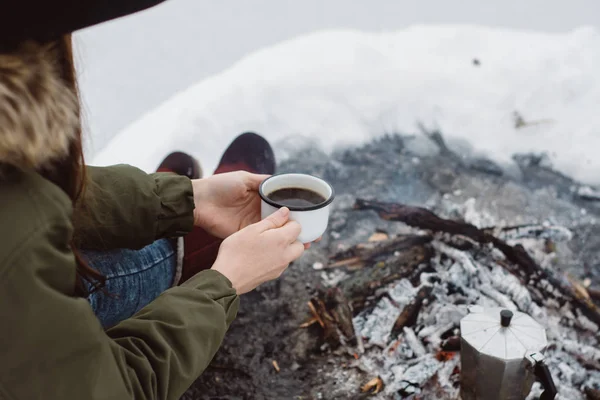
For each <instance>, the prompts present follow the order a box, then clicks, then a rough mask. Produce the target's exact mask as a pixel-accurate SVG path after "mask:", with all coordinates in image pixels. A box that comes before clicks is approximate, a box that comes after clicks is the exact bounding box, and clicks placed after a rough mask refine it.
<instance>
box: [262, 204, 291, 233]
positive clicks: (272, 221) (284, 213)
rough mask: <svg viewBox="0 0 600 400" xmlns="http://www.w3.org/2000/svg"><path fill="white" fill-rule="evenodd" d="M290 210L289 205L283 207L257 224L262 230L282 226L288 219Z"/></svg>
mask: <svg viewBox="0 0 600 400" xmlns="http://www.w3.org/2000/svg"><path fill="white" fill-rule="evenodd" d="M289 216H290V210H289V209H288V208H287V207H281V208H280V209H279V210H277V211H275V212H274V213H273V214H271V215H269V216H268V217H267V218H265V219H263V220H262V221H260V222H258V223H257V224H256V227H257V228H258V230H259V231H260V232H266V231H268V230H270V229H277V228H281V227H282V226H284V225H285V223H286V222H287V221H288V218H289Z"/></svg>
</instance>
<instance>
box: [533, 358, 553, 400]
mask: <svg viewBox="0 0 600 400" xmlns="http://www.w3.org/2000/svg"><path fill="white" fill-rule="evenodd" d="M533 373H534V374H535V377H536V378H537V379H538V381H539V382H540V383H541V384H542V387H543V388H544V392H543V393H542V395H541V396H540V400H554V398H555V397H556V395H557V394H558V391H557V390H556V385H554V380H553V379H552V375H551V374H550V369H548V366H547V365H546V363H545V362H544V360H540V361H536V363H535V365H534V367H533Z"/></svg>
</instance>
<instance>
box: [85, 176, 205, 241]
mask: <svg viewBox="0 0 600 400" xmlns="http://www.w3.org/2000/svg"><path fill="white" fill-rule="evenodd" d="M87 176H88V180H87V183H86V189H85V191H84V195H83V197H82V198H81V199H80V201H79V202H78V206H77V209H76V211H75V214H74V218H73V223H74V226H75V243H76V245H77V247H78V248H81V249H93V250H112V249H116V248H129V249H140V248H142V247H144V246H147V245H149V244H150V243H152V242H154V241H155V240H157V239H161V238H165V237H176V236H183V235H185V234H186V233H188V232H190V231H191V230H192V228H193V210H194V198H193V192H192V184H191V181H190V179H189V178H187V177H184V176H179V175H175V174H170V173H156V174H146V173H145V172H143V171H141V170H140V169H138V168H135V167H132V166H129V165H115V166H112V167H87Z"/></svg>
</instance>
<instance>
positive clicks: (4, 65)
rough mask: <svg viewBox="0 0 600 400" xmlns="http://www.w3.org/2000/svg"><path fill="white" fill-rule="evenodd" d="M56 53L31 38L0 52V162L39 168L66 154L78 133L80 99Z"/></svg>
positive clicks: (53, 49) (49, 46) (51, 46)
mask: <svg viewBox="0 0 600 400" xmlns="http://www.w3.org/2000/svg"><path fill="white" fill-rule="evenodd" d="M55 53H56V49H55V47H54V46H53V45H43V46H42V45H38V44H35V43H32V42H28V43H24V44H23V45H21V46H20V48H19V49H18V50H17V51H15V52H12V53H8V54H1V53H0V163H5V164H10V165H13V166H16V167H19V168H34V169H39V168H41V167H45V166H48V164H49V163H50V162H51V161H53V160H56V159H59V158H61V157H64V156H65V155H66V154H67V153H68V149H69V144H70V142H71V141H72V140H73V139H75V138H76V136H77V132H78V130H79V129H80V126H81V125H80V118H79V104H78V100H77V96H76V93H75V92H74V91H73V90H72V89H71V88H69V87H68V85H67V84H66V83H65V82H64V80H63V79H62V78H61V76H60V72H59V68H58V66H57V65H56V63H57V57H56V55H55Z"/></svg>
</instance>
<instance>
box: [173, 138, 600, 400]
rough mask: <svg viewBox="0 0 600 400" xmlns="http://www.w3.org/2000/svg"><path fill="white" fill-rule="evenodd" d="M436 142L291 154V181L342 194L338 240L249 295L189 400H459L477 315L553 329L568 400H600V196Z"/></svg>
mask: <svg viewBox="0 0 600 400" xmlns="http://www.w3.org/2000/svg"><path fill="white" fill-rule="evenodd" d="M425 133H426V135H420V136H399V135H393V136H388V137H385V138H383V139H381V140H378V141H375V142H373V143H370V144H368V145H365V146H363V147H361V148H356V149H350V150H345V151H340V152H337V153H334V154H333V155H332V156H327V155H325V154H323V153H322V152H320V151H319V150H317V149H315V148H306V149H303V150H302V151H301V152H294V151H289V152H288V154H285V150H286V148H287V147H286V143H282V144H280V145H279V146H278V148H279V150H280V156H286V161H285V162H284V163H283V165H282V168H281V169H282V170H283V171H294V172H306V173H311V174H315V175H317V176H321V177H323V178H325V179H327V180H328V181H329V182H331V183H332V184H333V186H334V187H335V190H336V192H337V193H338V200H337V202H336V203H335V205H334V209H333V213H332V217H331V222H330V229H329V231H328V233H327V235H326V237H325V238H324V240H323V242H322V243H321V244H320V245H317V246H315V248H314V249H312V250H311V251H310V252H308V253H307V254H306V255H305V256H304V257H303V258H302V259H301V260H300V261H298V262H297V263H295V264H294V265H292V266H291V267H290V269H289V270H288V271H287V272H286V274H284V276H283V278H282V279H281V280H280V281H277V282H274V283H270V284H266V285H264V286H263V287H261V288H259V289H258V290H257V291H255V292H253V293H251V294H249V295H246V296H243V298H242V308H241V310H240V313H239V316H238V320H237V321H236V322H234V324H233V325H232V327H231V329H230V332H229V333H228V335H227V337H226V338H225V342H224V344H223V346H222V348H221V350H220V351H219V353H218V354H217V356H216V357H215V359H214V360H213V363H212V364H211V366H210V367H209V369H208V370H207V371H206V372H205V374H203V376H202V377H201V378H200V379H199V380H198V381H197V382H196V383H195V385H194V386H193V387H192V388H190V390H189V391H188V392H187V393H186V394H185V395H184V397H183V399H185V400H192V399H366V398H373V399H457V398H458V392H459V382H460V332H459V322H460V320H461V318H463V317H464V316H465V315H467V313H468V307H469V306H471V305H475V304H476V305H481V306H484V307H503V308H506V309H509V310H518V311H521V312H524V313H527V314H529V315H531V316H532V317H533V318H534V319H535V320H536V321H537V322H539V323H540V324H541V325H543V326H544V327H545V328H546V329H547V336H548V342H549V347H548V349H547V351H546V356H547V360H546V361H547V364H548V366H549V368H550V371H551V373H552V375H553V377H554V381H555V383H556V385H557V388H558V391H559V395H558V397H557V398H559V399H568V400H578V399H598V398H600V392H599V389H600V348H599V333H598V326H599V325H600V311H599V309H598V307H597V304H598V300H599V298H600V296H599V292H598V289H597V288H598V287H600V273H599V271H598V264H599V263H600V252H599V251H598V250H597V249H598V248H599V247H598V246H600V229H599V228H598V226H597V225H596V220H597V218H598V215H600V203H599V202H597V201H598V199H599V198H600V197H598V198H596V197H594V196H590V195H589V193H591V190H592V189H591V188H589V187H587V186H583V185H580V184H578V183H577V182H575V181H572V180H571V179H569V178H568V177H565V176H563V175H561V174H559V173H557V172H555V171H553V170H552V169H551V168H550V167H549V166H548V165H547V162H546V161H545V158H544V157H543V156H537V155H519V156H515V161H516V165H517V167H514V166H512V167H511V166H505V167H501V166H498V165H496V164H494V163H492V162H491V161H489V160H486V159H482V158H476V157H473V156H471V155H469V154H468V152H467V153H466V152H465V150H464V148H463V149H462V150H461V151H460V152H458V151H456V150H455V147H453V146H448V145H447V144H446V143H445V141H444V140H443V138H442V136H441V135H440V134H439V133H435V132H433V133H428V132H425ZM292 145H297V143H293V144H291V145H290V146H289V147H290V148H291V147H292ZM459 153H460V156H459V155H458V154H459ZM283 171H282V172H283ZM540 392H541V388H540V387H539V385H537V384H536V385H534V388H533V390H532V393H531V395H530V397H529V399H535V398H537V396H539V394H540Z"/></svg>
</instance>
